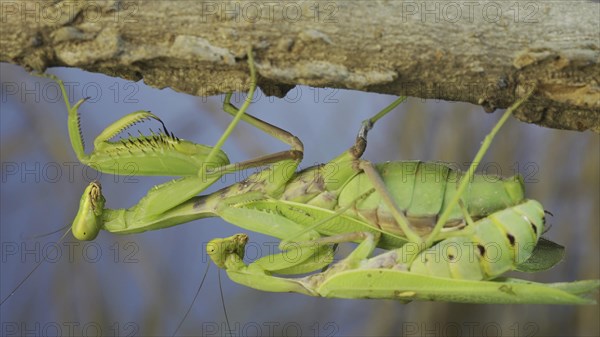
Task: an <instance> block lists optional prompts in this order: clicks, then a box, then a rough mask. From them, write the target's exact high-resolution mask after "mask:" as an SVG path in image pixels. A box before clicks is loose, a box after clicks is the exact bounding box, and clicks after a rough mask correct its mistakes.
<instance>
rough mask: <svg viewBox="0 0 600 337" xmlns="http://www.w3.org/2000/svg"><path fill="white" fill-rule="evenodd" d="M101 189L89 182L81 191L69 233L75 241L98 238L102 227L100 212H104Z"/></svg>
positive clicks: (98, 184)
mask: <svg viewBox="0 0 600 337" xmlns="http://www.w3.org/2000/svg"><path fill="white" fill-rule="evenodd" d="M104 202H105V199H104V196H103V195H102V187H101V186H100V183H99V182H97V181H93V182H91V183H90V184H89V185H88V187H86V188H85V191H83V195H82V196H81V201H79V211H77V215H76V216H75V219H74V220H73V225H72V226H71V231H72V232H73V236H75V238H76V239H77V240H84V241H89V240H93V239H95V238H96V236H98V232H100V228H101V227H102V212H103V210H104Z"/></svg>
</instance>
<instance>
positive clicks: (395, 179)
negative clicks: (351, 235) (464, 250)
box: [338, 161, 524, 235]
mask: <svg viewBox="0 0 600 337" xmlns="http://www.w3.org/2000/svg"><path fill="white" fill-rule="evenodd" d="M376 167H377V170H378V171H379V173H380V175H381V177H382V179H383V181H384V182H385V185H386V188H387V189H388V191H389V192H390V194H391V196H392V198H393V199H394V201H395V203H396V205H397V207H398V208H399V209H400V210H401V211H403V212H404V214H405V215H406V217H407V219H408V220H409V222H410V223H411V226H412V227H413V229H414V230H415V231H417V232H418V233H420V234H421V235H427V234H428V233H429V231H430V230H431V229H432V228H433V226H434V225H435V223H436V221H437V217H438V216H439V214H441V213H442V212H443V211H444V210H445V209H446V208H447V207H448V204H449V203H450V200H451V199H452V198H453V197H454V196H455V194H456V189H457V188H458V184H459V183H460V181H461V177H462V176H463V172H461V171H458V170H456V169H454V168H452V167H450V166H448V165H447V164H445V163H428V162H421V161H403V162H388V163H383V164H377V165H376ZM372 188H373V185H372V183H371V182H370V181H369V178H368V177H367V176H366V175H365V174H364V173H361V174H358V175H356V176H355V177H353V178H352V179H351V180H349V181H348V183H347V184H346V185H345V186H344V188H343V189H342V191H341V192H340V195H339V199H338V207H345V206H347V205H349V204H352V203H356V204H355V206H354V207H352V208H351V209H350V210H349V211H348V212H347V213H350V214H351V215H352V216H355V217H358V218H363V219H365V220H367V222H369V223H370V224H372V225H374V226H378V227H380V228H382V229H383V230H384V231H387V232H390V233H394V234H398V235H403V233H402V231H401V230H400V228H399V227H398V225H397V223H396V221H395V220H394V219H393V217H392V215H391V213H390V212H389V209H388V207H387V206H386V205H385V204H384V203H383V201H382V199H381V196H380V195H379V194H378V193H377V192H375V193H372V194H371V195H369V196H368V197H367V198H365V199H364V200H360V201H358V202H356V197H357V196H359V195H361V194H363V193H365V192H367V191H369V190H370V189H372ZM461 200H462V203H463V205H464V207H465V208H466V209H467V210H468V212H469V214H470V215H471V217H472V218H474V219H475V220H477V219H481V218H484V217H486V216H487V215H489V214H491V213H493V212H496V211H498V210H501V209H505V208H507V207H511V206H513V205H516V204H519V203H521V202H523V200H524V185H523V181H522V179H521V178H520V177H519V176H515V177H509V178H503V177H498V176H494V175H482V174H476V175H475V176H474V177H473V180H472V181H471V182H470V183H469V185H468V187H467V189H466V191H465V193H464V194H463V196H462V197H461ZM462 225H464V219H463V214H462V211H461V209H460V208H459V207H458V206H455V207H453V209H452V212H451V214H450V217H449V219H448V221H447V223H446V224H445V225H444V226H445V227H454V226H462Z"/></svg>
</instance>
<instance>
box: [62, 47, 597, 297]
mask: <svg viewBox="0 0 600 337" xmlns="http://www.w3.org/2000/svg"><path fill="white" fill-rule="evenodd" d="M249 65H250V70H251V83H252V86H251V90H250V93H249V95H248V97H249V98H248V99H247V100H246V101H245V102H244V105H243V106H242V107H241V108H240V109H239V110H238V109H237V108H235V107H234V106H233V105H232V104H231V103H230V98H231V95H228V96H226V99H225V103H224V110H225V111H226V112H228V113H229V114H232V115H235V116H236V119H234V122H232V124H231V125H230V128H228V130H227V131H226V132H225V133H224V135H223V137H222V138H221V140H220V141H219V142H218V143H217V145H216V146H215V147H213V148H210V147H207V146H204V145H198V144H193V143H190V142H186V141H183V140H181V139H178V138H177V137H175V136H173V134H169V133H168V132H167V131H166V128H165V130H164V132H162V133H160V134H158V135H152V136H143V135H140V136H139V137H130V138H129V139H127V140H125V141H123V142H111V141H110V139H111V138H112V137H113V136H115V135H116V134H117V133H119V132H120V131H122V130H124V129H125V128H127V127H129V126H131V125H132V123H134V122H137V121H140V120H141V119H144V118H153V119H158V117H156V116H154V115H152V114H151V113H149V112H146V111H138V112H135V113H133V114H130V115H128V116H126V117H125V118H123V119H121V120H119V121H117V122H115V123H114V124H113V125H111V126H110V127H109V128H107V130H105V131H104V132H102V133H101V134H100V136H98V138H97V139H96V141H95V142H94V145H95V148H94V150H93V151H92V152H91V153H90V155H85V153H84V151H83V141H82V140H81V139H82V138H81V134H80V130H79V117H78V112H77V110H78V108H79V106H80V105H81V103H82V101H80V102H78V103H77V104H75V105H74V106H73V107H71V106H70V105H69V103H68V97H67V96H66V91H65V90H64V87H63V86H62V83H61V82H60V81H58V83H59V85H61V88H62V89H63V95H64V98H65V101H67V108H68V111H69V135H70V138H71V142H72V145H73V148H74V150H75V152H76V154H77V156H78V158H79V159H80V160H81V161H82V162H83V163H86V164H88V165H93V166H94V167H95V168H96V169H98V170H100V171H103V172H111V173H113V171H112V170H113V169H112V168H113V167H115V165H123V164H129V163H134V164H135V165H137V166H138V171H137V174H139V175H174V176H181V177H182V178H179V179H177V180H174V181H172V182H169V183H165V184H162V185H159V186H156V187H155V188H153V189H151V190H150V191H148V193H147V194H146V196H145V197H144V198H143V199H142V200H140V202H139V203H138V204H137V205H135V206H133V207H131V208H129V209H107V208H104V196H103V195H102V193H101V187H100V185H99V184H98V183H97V182H92V183H91V184H90V185H89V186H88V188H87V189H86V190H85V192H84V194H83V196H82V198H81V202H80V209H79V211H78V213H77V216H76V217H75V220H74V221H73V225H72V232H73V234H74V235H75V236H76V237H77V238H79V239H82V240H91V239H93V238H95V237H96V235H97V234H98V232H99V231H100V230H106V231H109V232H112V233H118V234H129V233H139V232H143V231H148V230H155V229H161V228H166V227H170V226H174V225H178V224H182V223H186V222H189V221H192V220H195V219H201V218H206V217H215V216H216V217H221V218H223V219H225V220H226V221H228V222H230V223H232V224H234V225H237V226H239V227H242V228H244V229H247V230H250V231H254V232H260V233H263V234H267V235H270V236H273V237H276V238H278V239H281V240H282V245H281V248H282V249H284V250H285V249H287V250H298V252H299V254H298V256H300V257H301V258H297V259H294V261H290V260H289V259H286V256H285V255H283V254H276V255H271V256H267V257H265V258H262V259H260V260H258V261H256V262H255V263H254V264H253V265H252V266H251V267H249V268H248V269H246V270H244V272H242V273H241V274H242V275H247V276H249V277H248V278H247V279H244V278H238V279H236V278H235V277H234V279H235V280H236V281H238V282H241V283H244V284H247V285H250V286H254V287H266V288H269V289H271V285H275V284H276V282H278V281H273V280H277V278H274V277H272V276H270V274H271V273H276V274H284V275H293V274H300V273H308V272H313V271H317V270H320V269H322V268H323V267H325V266H327V265H329V264H330V263H331V261H332V258H333V249H332V247H331V246H330V245H329V244H328V243H330V242H341V241H355V242H359V243H360V245H359V247H364V246H367V245H371V246H373V247H374V246H378V247H380V248H384V249H388V250H389V252H390V254H391V253H392V252H397V249H404V251H406V252H408V248H407V247H410V246H414V247H416V249H415V250H412V251H410V252H411V254H406V255H407V257H406V260H404V261H396V262H394V263H398V265H404V266H413V265H414V266H416V265H417V264H416V263H417V262H416V260H417V257H418V256H421V255H420V254H426V253H427V249H430V248H431V247H433V245H434V244H435V243H436V242H439V241H442V242H445V241H443V240H446V239H448V240H449V239H455V238H461V237H465V233H467V232H471V231H472V230H473V228H475V227H478V224H479V222H482V221H486V219H493V217H491V216H492V215H494V214H496V213H497V212H501V211H503V210H514V207H520V206H521V205H524V206H526V207H527V208H528V210H529V209H531V208H533V206H532V204H529V201H527V200H526V199H525V197H524V187H523V182H522V180H521V179H519V178H518V177H511V178H501V179H499V178H498V177H489V176H485V175H476V174H475V173H474V170H475V168H476V166H477V163H478V162H479V161H480V160H481V157H482V156H483V154H484V153H485V151H486V150H487V148H488V147H489V145H490V143H491V138H493V135H494V134H495V133H496V132H497V131H498V129H499V128H500V126H501V125H502V123H504V121H506V119H507V118H508V117H509V116H510V114H511V113H512V111H514V110H515V109H516V108H518V106H519V105H520V104H521V103H522V102H523V101H524V100H525V99H526V98H527V97H528V95H527V96H525V97H523V98H522V99H520V100H519V101H517V102H516V103H515V104H514V105H513V106H512V107H511V108H509V109H508V110H507V112H506V113H505V115H504V116H503V118H502V119H501V121H500V122H499V123H498V125H497V126H496V127H495V128H494V130H493V131H492V133H491V134H490V136H489V137H488V138H487V139H486V141H484V143H483V145H482V148H481V150H480V151H479V152H478V154H477V156H476V157H475V159H474V164H473V165H472V166H471V168H470V169H469V171H468V172H467V173H466V174H463V173H461V172H458V171H456V170H453V169H451V168H449V167H448V166H446V165H444V164H440V163H423V162H394V163H385V164H378V165H373V164H371V163H369V162H367V161H364V160H362V159H360V158H361V156H362V153H363V152H364V150H365V147H366V135H367V132H368V131H369V129H370V128H371V126H372V124H373V123H374V122H376V121H377V120H378V119H380V118H381V117H383V116H384V115H386V114H387V113H389V112H390V111H391V110H392V109H394V108H395V107H396V106H397V105H398V104H400V103H401V102H402V101H403V100H404V99H405V98H404V97H401V98H399V99H397V100H396V101H394V102H393V103H392V104H390V105H389V106H388V107H386V108H385V109H383V110H382V111H381V112H379V113H378V114H376V115H375V116H374V117H373V118H371V119H370V120H367V121H366V122H365V123H364V124H363V128H362V129H361V132H360V133H359V136H358V137H357V141H356V143H355V144H354V145H353V146H352V147H351V148H350V149H349V150H348V151H345V152H344V153H342V154H341V155H339V156H338V157H336V158H335V159H333V160H332V161H330V162H329V163H327V164H325V165H321V166H315V167H311V168H308V169H305V170H302V171H299V172H296V169H297V167H298V165H299V163H300V161H301V160H302V155H303V146H302V143H301V142H300V140H298V139H297V138H296V137H294V136H293V135H291V134H290V133H288V132H287V131H285V130H282V129H279V128H277V127H275V126H272V125H270V124H268V123H266V122H264V121H261V120H259V119H257V118H255V117H252V116H250V115H248V114H245V111H246V109H247V108H248V105H249V103H250V99H251V97H252V93H253V91H254V89H255V85H256V75H255V70H254V65H253V62H252V58H251V55H249ZM240 119H241V120H244V121H245V122H247V123H249V124H251V125H253V126H255V127H256V128H258V129H260V130H262V131H263V132H266V133H268V134H270V135H272V136H274V137H275V138H277V139H279V140H281V141H283V142H284V143H286V144H288V145H290V147H291V149H290V150H289V151H283V152H279V153H275V154H272V155H267V156H264V157H261V158H257V159H253V160H249V161H245V162H242V163H239V164H230V163H229V159H228V158H227V156H226V155H225V154H224V153H223V152H222V151H221V150H220V146H221V144H222V142H223V141H224V140H225V138H226V137H227V136H228V135H229V134H230V133H231V129H232V128H233V127H234V125H235V123H236V122H237V121H238V120H240ZM267 165H268V167H267V168H266V169H264V170H263V171H260V172H258V173H256V174H254V175H252V176H250V177H249V178H248V179H247V180H244V181H242V182H239V183H236V184H233V185H231V186H229V187H227V188H224V189H222V190H220V191H217V192H215V193H212V194H208V195H204V196H197V195H198V194H199V193H201V192H202V191H203V190H205V189H206V188H207V187H208V186H210V185H211V184H212V183H214V182H215V181H216V180H218V179H219V178H220V177H221V176H222V175H223V174H226V173H228V172H232V171H236V170H240V169H244V168H250V167H260V166H267ZM332 172H333V173H332ZM539 208H540V209H541V206H540V207H539ZM474 223H476V224H475V225H474ZM481 227H482V228H484V226H481ZM542 230H543V228H542V226H540V228H538V232H537V234H536V235H538V236H539V234H540V233H541V232H542ZM486 233H487V232H486ZM510 234H511V235H512V236H513V237H514V238H515V242H519V243H521V242H525V241H524V240H523V241H521V240H522V236H521V234H522V233H520V232H515V233H510ZM473 235H475V234H473ZM369 237H373V238H372V239H368V238H369ZM506 238H508V237H503V239H506ZM243 241H244V240H233V242H230V241H229V240H225V241H223V242H226V243H227V244H226V246H229V247H231V246H233V247H234V249H233V250H230V249H224V250H220V249H217V250H216V251H215V252H213V253H211V256H212V257H213V258H214V260H215V262H217V264H218V265H219V266H221V267H225V268H227V269H228V271H229V272H230V275H233V274H234V273H236V272H238V271H239V270H242V269H243V266H241V265H239V264H232V263H229V262H227V261H228V260H230V259H233V258H234V257H235V256H240V255H241V253H243ZM531 241H533V242H534V243H533V246H535V242H536V241H537V237H536V238H535V239H532V240H531ZM286 243H290V244H289V245H286ZM407 243H410V244H411V245H410V246H406V244H407ZM404 246H406V247H404ZM402 247H404V248H402ZM530 248H531V250H532V247H530ZM362 250H364V249H361V250H360V251H362ZM232 252H234V253H232ZM357 254H358V253H357ZM530 254H531V252H530V253H529V254H525V253H523V254H522V256H523V257H522V259H523V260H525V259H526V257H525V256H528V255H530ZM353 256H354V255H353ZM367 256H368V254H367V255H364V254H363V255H361V256H360V259H354V260H355V261H358V260H361V261H362V260H365V259H366V257H367ZM520 256H521V255H520ZM520 261H521V260H520V259H519V260H516V259H512V260H510V261H509V262H503V264H502V266H501V267H499V268H498V269H514V268H515V267H517V268H520V267H519V266H517V264H518V263H519V262H520ZM555 262H557V261H551V262H550V263H548V264H547V265H545V266H542V267H535V266H534V267H531V266H529V267H524V268H529V269H530V270H541V269H545V268H547V267H549V265H553V264H554V263H555ZM236 268H237V269H239V270H237V269H236ZM244 268H245V267H244ZM536 268H537V269H536ZM335 269H336V268H334V267H332V268H330V270H329V271H327V272H333V271H334V270H335ZM254 270H257V271H258V272H256V273H254V272H253V271H254ZM248 271H252V272H248ZM412 274H414V273H412ZM317 275H319V274H317ZM489 275H498V274H496V272H493V273H490V274H489ZM254 276H259V277H262V279H264V280H265V282H266V283H265V284H264V285H261V284H253V282H254V281H253V277H254ZM427 277H431V278H432V279H434V277H432V276H425V279H421V281H420V282H425V281H426V278H427ZM246 280H247V281H246ZM271 281H273V282H275V283H271ZM460 281H464V280H460ZM286 282H288V281H286ZM290 282H291V281H290ZM470 282H475V284H477V282H481V281H470ZM285 284H288V283H285ZM469 284H470V283H469ZM501 285H502V284H501ZM350 286H351V285H350ZM596 286H597V284H596ZM282 289H285V287H283V288H282ZM357 289H358V288H357ZM455 289H456V290H457V291H458V292H460V291H465V290H464V288H462V290H459V289H461V288H460V284H456V287H455ZM284 291H293V290H290V289H287V290H284ZM358 291H359V292H360V290H358ZM320 293H321V294H322V292H320ZM572 293H573V294H577V292H576V290H574V291H573V292H572ZM573 294H571V293H569V289H567V290H565V292H564V296H572V297H570V300H565V299H564V298H562V299H560V300H555V302H556V303H567V302H568V303H581V300H580V299H579V298H576V296H575V295H573ZM365 296H368V295H365ZM573 296H575V297H573ZM354 297H360V296H354ZM363 297H364V296H363ZM517 297H518V296H517ZM434 299H435V298H434ZM440 299H442V298H440ZM531 300H532V299H528V300H527V301H531ZM519 301H520V300H519V299H515V300H514V301H513V302H519Z"/></svg>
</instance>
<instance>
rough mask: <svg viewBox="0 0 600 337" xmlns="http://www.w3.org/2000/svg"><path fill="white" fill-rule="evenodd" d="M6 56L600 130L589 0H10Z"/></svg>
mask: <svg viewBox="0 0 600 337" xmlns="http://www.w3.org/2000/svg"><path fill="white" fill-rule="evenodd" d="M0 6H1V8H0V10H1V13H0V16H1V18H2V20H1V24H2V32H3V34H2V36H1V38H0V42H1V45H2V46H1V51H0V61H3V62H11V63H15V64H18V65H21V66H23V67H26V68H28V69H34V70H38V71H43V70H45V69H46V68H47V67H52V66H68V67H77V68H81V69H84V70H88V71H94V72H101V73H104V74H108V75H111V76H118V77H122V78H126V79H130V80H140V79H142V78H143V79H144V81H145V83H147V84H149V85H151V86H155V87H161V88H162V87H172V88H174V89H175V90H178V91H183V92H186V93H190V94H195V95H212V94H217V93H224V92H228V91H232V90H245V89H246V88H247V86H248V70H247V66H246V63H245V50H246V48H247V46H249V45H251V46H252V47H253V50H254V52H255V54H256V60H257V68H258V71H259V74H260V80H259V85H260V86H261V88H262V89H263V91H265V92H266V93H267V94H271V95H277V96H282V95H284V94H285V93H286V92H287V91H288V90H289V89H290V88H292V87H293V86H294V85H297V84H304V85H309V86H314V87H325V86H327V87H335V88H347V89H356V90H364V91H372V92H379V93H386V94H394V95H409V96H417V97H422V98H436V99H444V100H453V101H464V102H471V103H474V104H479V105H482V106H483V107H484V108H485V109H486V110H487V111H492V110H494V109H495V108H506V107H507V106H509V105H510V104H511V103H512V102H514V101H515V100H516V98H517V97H518V96H520V95H522V94H524V93H525V92H526V91H527V89H528V88H530V87H531V85H536V86H537V91H536V94H535V96H534V97H533V98H532V99H530V100H529V101H528V102H527V104H526V105H524V107H523V108H521V109H519V111H518V112H517V113H516V114H515V116H516V117H518V118H519V119H521V120H522V121H526V122H530V123H536V124H538V125H542V126H546V127H551V128H559V129H571V130H580V131H584V130H593V131H595V132H600V118H599V114H598V112H599V107H600V94H599V93H600V90H599V87H598V77H599V74H600V66H599V65H598V61H599V54H598V50H599V49H600V48H599V42H598V36H599V34H600V32H599V30H598V27H599V19H598V12H599V4H598V2H591V1H580V2H575V1H569V2H567V1H564V2H556V1H547V2H546V1H510V2H484V1H464V2H461V1H458V2H456V1H451V2H450V1H382V2H375V1H290V2H275V1H271V2H263V1H228V2H199V1H198V2H197V1H146V2H142V1H55V2H49V1H3V2H2V3H1V4H0Z"/></svg>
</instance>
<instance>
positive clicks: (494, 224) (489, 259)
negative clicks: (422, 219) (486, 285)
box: [402, 200, 544, 280]
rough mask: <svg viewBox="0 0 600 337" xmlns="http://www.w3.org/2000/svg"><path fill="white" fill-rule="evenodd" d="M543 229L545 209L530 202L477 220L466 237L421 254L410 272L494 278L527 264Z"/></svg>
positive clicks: (436, 246)
mask: <svg viewBox="0 0 600 337" xmlns="http://www.w3.org/2000/svg"><path fill="white" fill-rule="evenodd" d="M470 227H471V226H470ZM543 230H544V208H543V207H542V205H541V204H540V203H539V202H537V201H535V200H527V201H525V202H523V203H521V204H519V205H516V206H513V207H510V208H507V209H504V210H501V211H498V212H495V213H493V214H490V215H489V216H487V217H485V218H483V219H480V220H478V221H476V222H475V223H474V224H473V226H472V228H469V227H468V228H467V229H465V235H461V236H456V237H451V238H448V239H446V240H443V241H441V242H438V243H437V244H435V245H433V246H432V247H430V248H428V249H426V250H424V251H422V252H421V253H420V254H419V255H418V256H417V257H416V258H415V259H414V261H413V262H412V264H411V265H410V267H409V270H410V271H411V272H414V273H417V274H424V275H431V276H437V277H446V278H455V279H471V280H487V279H491V278H494V277H496V276H499V275H501V274H503V273H505V272H507V271H509V270H513V269H515V266H517V265H519V264H521V263H523V262H525V261H526V260H527V259H528V258H529V257H530V256H531V254H532V252H533V249H534V248H535V246H536V244H537V242H538V240H539V238H540V235H541V233H542V232H543ZM402 249H408V246H407V247H403V248H402Z"/></svg>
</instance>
